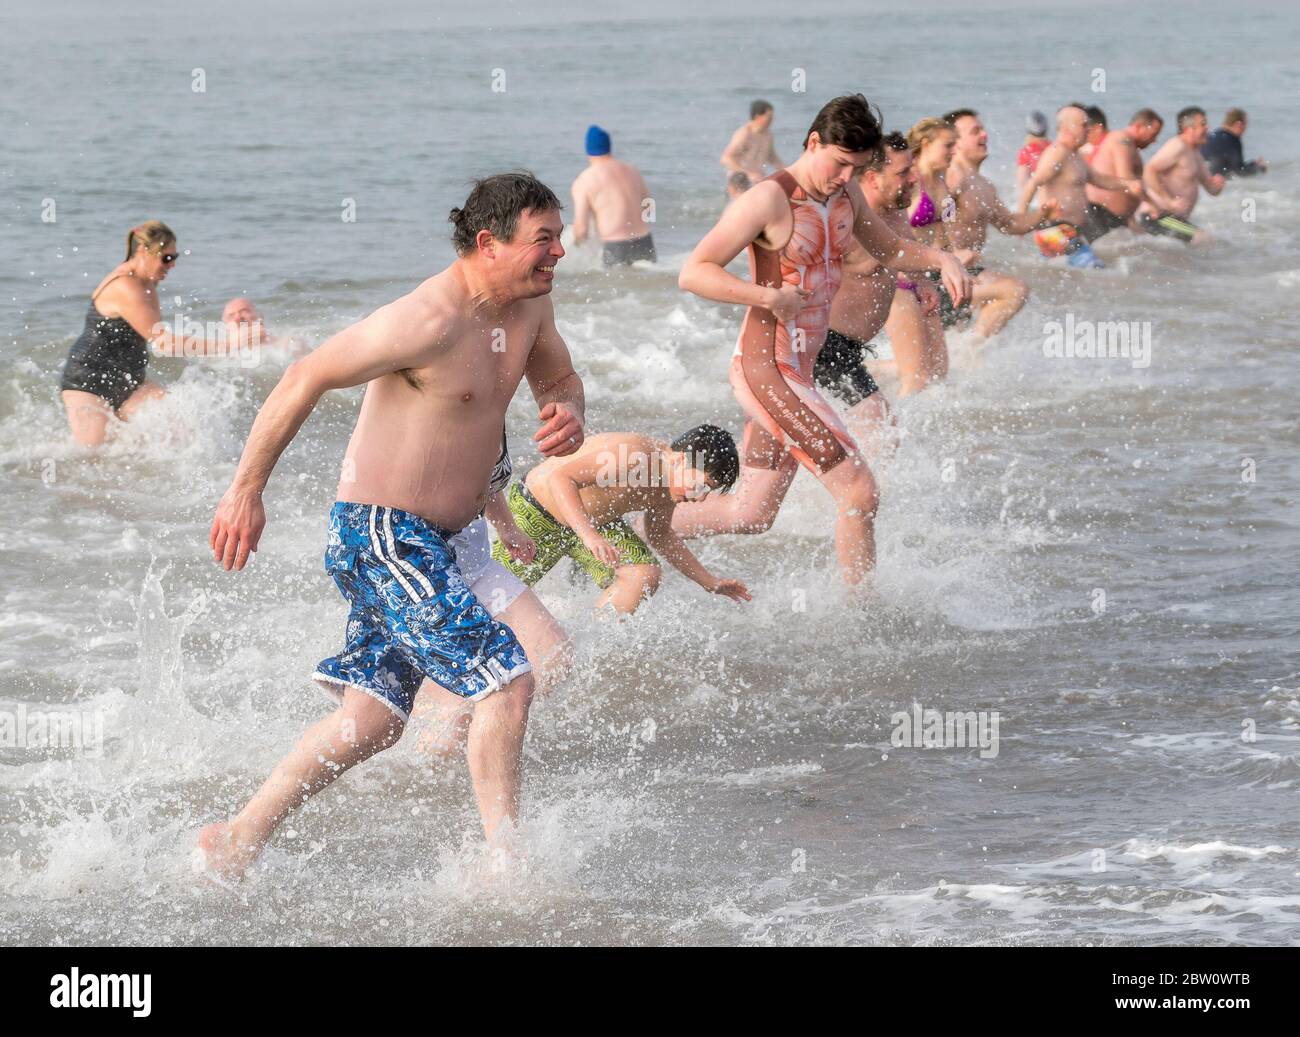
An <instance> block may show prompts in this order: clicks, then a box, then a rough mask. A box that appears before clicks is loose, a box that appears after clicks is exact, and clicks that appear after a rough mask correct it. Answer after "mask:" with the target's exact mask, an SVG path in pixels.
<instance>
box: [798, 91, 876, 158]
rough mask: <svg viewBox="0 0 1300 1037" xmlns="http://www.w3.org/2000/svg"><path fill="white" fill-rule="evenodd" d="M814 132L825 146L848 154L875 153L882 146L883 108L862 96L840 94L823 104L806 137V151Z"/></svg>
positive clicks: (804, 142)
mask: <svg viewBox="0 0 1300 1037" xmlns="http://www.w3.org/2000/svg"><path fill="white" fill-rule="evenodd" d="M814 133H815V134H817V139H818V140H820V141H821V142H822V143H823V144H831V145H834V146H835V147H837V148H843V149H844V150H845V151H875V150H876V148H877V147H879V145H880V135H881V130H880V109H879V108H877V107H876V106H875V105H873V104H872V103H871V102H870V101H868V100H867V99H866V98H865V97H863V96H862V95H861V94H841V95H840V96H839V97H836V98H834V99H833V100H830V101H827V102H826V103H825V104H824V105H822V110H821V111H820V112H818V113H817V117H816V118H815V119H813V122H812V125H811V126H809V127H808V132H807V133H805V134H804V138H803V146H804V147H805V148H806V147H807V146H808V141H809V139H810V138H811V137H812V135H813V134H814Z"/></svg>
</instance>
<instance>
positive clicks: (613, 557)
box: [583, 534, 618, 565]
mask: <svg viewBox="0 0 1300 1037" xmlns="http://www.w3.org/2000/svg"><path fill="white" fill-rule="evenodd" d="M583 543H584V544H585V545H586V546H587V550H588V551H590V552H591V553H592V554H594V555H595V556H596V557H597V558H598V559H599V560H600V561H602V562H604V563H605V564H606V565H617V564H618V548H616V547H615V546H614V545H613V544H611V543H610V542H609V541H608V540H606V539H605V538H604V537H603V536H600V535H599V534H598V535H596V536H594V537H592V538H591V539H590V540H584V541H583Z"/></svg>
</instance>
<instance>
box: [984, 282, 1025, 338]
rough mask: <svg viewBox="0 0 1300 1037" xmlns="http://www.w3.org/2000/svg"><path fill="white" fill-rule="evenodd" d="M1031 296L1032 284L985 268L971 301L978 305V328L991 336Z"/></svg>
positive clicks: (985, 335)
mask: <svg viewBox="0 0 1300 1037" xmlns="http://www.w3.org/2000/svg"><path fill="white" fill-rule="evenodd" d="M1028 299H1029V286H1028V285H1027V284H1025V282H1024V281H1021V280H1020V279H1019V278H1016V277H1008V276H1007V275H1005V274H994V273H990V272H989V271H987V270H985V271H984V272H983V273H982V274H980V275H979V277H977V278H976V279H975V291H974V293H973V294H972V296H971V303H972V305H974V306H978V307H979V317H978V318H977V319H976V321H975V331H976V332H977V333H978V334H979V335H980V336H981V337H983V338H991V337H992V336H994V335H996V334H997V333H998V332H999V331H1001V330H1002V329H1003V328H1004V327H1006V326H1007V321H1009V320H1011V318H1012V317H1014V316H1015V315H1016V314H1017V313H1019V312H1020V310H1021V308H1022V307H1023V306H1024V305H1025V303H1026V302H1027V301H1028Z"/></svg>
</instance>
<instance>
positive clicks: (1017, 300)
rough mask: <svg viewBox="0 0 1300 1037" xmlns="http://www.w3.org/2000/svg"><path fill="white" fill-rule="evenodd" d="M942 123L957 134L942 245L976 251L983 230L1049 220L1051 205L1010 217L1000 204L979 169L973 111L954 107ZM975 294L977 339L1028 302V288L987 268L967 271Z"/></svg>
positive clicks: (984, 151)
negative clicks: (951, 212) (950, 212)
mask: <svg viewBox="0 0 1300 1037" xmlns="http://www.w3.org/2000/svg"><path fill="white" fill-rule="evenodd" d="M943 121H944V124H945V125H947V126H951V127H952V128H953V130H954V131H956V134H957V148H956V151H955V152H954V153H953V158H952V162H951V163H949V165H948V170H947V173H946V176H945V179H946V181H947V184H948V189H949V190H950V191H952V193H953V197H954V198H955V199H956V200H957V215H956V218H955V219H954V220H953V221H952V222H951V223H950V224H949V225H948V227H947V234H948V241H949V243H950V244H951V245H952V247H953V248H954V249H971V250H973V251H974V252H977V253H982V252H983V251H984V245H985V243H986V242H987V239H988V229H989V227H991V226H992V227H996V228H997V229H998V230H999V231H1001V232H1002V233H1003V234H1028V233H1030V232H1031V231H1034V230H1037V229H1038V228H1039V227H1043V226H1046V225H1048V224H1049V223H1051V222H1053V221H1054V212H1053V208H1052V205H1051V203H1050V202H1049V203H1047V204H1046V205H1044V206H1043V208H1042V209H1041V210H1038V211H1035V212H1022V213H1012V212H1009V211H1008V210H1007V207H1006V206H1005V205H1003V204H1002V199H1001V198H999V197H998V191H997V188H996V187H994V186H993V182H992V181H991V180H989V178H988V177H986V176H985V175H984V174H983V173H982V172H980V167H981V166H983V165H984V161H985V159H987V158H988V157H989V135H988V131H987V130H985V129H984V124H983V123H982V122H981V121H980V117H979V113H978V112H976V111H974V110H972V109H970V108H957V109H955V110H953V111H951V112H948V113H947V114H946V115H944V117H943ZM971 273H972V274H973V275H974V276H975V290H974V294H973V295H972V297H971V304H972V306H973V307H978V309H979V317H978V318H977V320H976V322H975V330H976V332H977V333H978V334H979V335H980V337H982V338H988V337H989V336H991V335H996V334H997V333H998V332H999V331H1001V330H1002V329H1003V328H1004V327H1005V326H1006V324H1007V322H1008V321H1009V320H1011V318H1012V317H1014V316H1015V315H1016V314H1017V313H1019V312H1020V309H1021V307H1023V306H1024V305H1025V302H1026V300H1027V299H1028V298H1029V286H1028V285H1027V284H1025V282H1024V281H1022V280H1020V279H1019V278H1018V277H1011V276H1009V275H1007V274H999V273H995V272H994V271H992V270H984V269H980V270H978V271H976V270H975V269H974V268H972V269H971Z"/></svg>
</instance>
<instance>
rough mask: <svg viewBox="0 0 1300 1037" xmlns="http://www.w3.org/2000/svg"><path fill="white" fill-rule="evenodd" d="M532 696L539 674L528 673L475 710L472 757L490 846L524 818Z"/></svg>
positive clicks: (471, 766) (473, 776)
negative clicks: (524, 760) (523, 773)
mask: <svg viewBox="0 0 1300 1037" xmlns="http://www.w3.org/2000/svg"><path fill="white" fill-rule="evenodd" d="M532 698H533V675H532V674H531V673H525V674H524V675H523V676H522V677H516V678H515V679H514V680H512V681H511V682H510V683H509V684H507V685H506V686H505V687H504V688H502V689H501V690H500V691H496V692H493V693H492V694H491V695H489V696H488V697H487V698H485V699H482V700H480V701H479V702H478V703H476V705H475V708H474V722H473V723H472V724H471V725H470V728H469V746H468V750H467V756H468V757H469V774H470V778H471V779H473V782H474V795H475V797H476V798H477V799H478V810H479V815H480V816H481V817H482V818H483V834H484V835H485V836H486V837H487V840H488V843H489V844H491V843H494V842H496V841H497V839H498V833H499V832H500V831H501V828H502V826H503V825H505V826H506V827H507V828H513V827H514V824H515V822H516V821H517V820H518V818H519V771H520V758H521V756H522V754H523V747H524V731H525V729H526V728H527V726H528V706H529V704H530V703H531V702H532Z"/></svg>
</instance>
